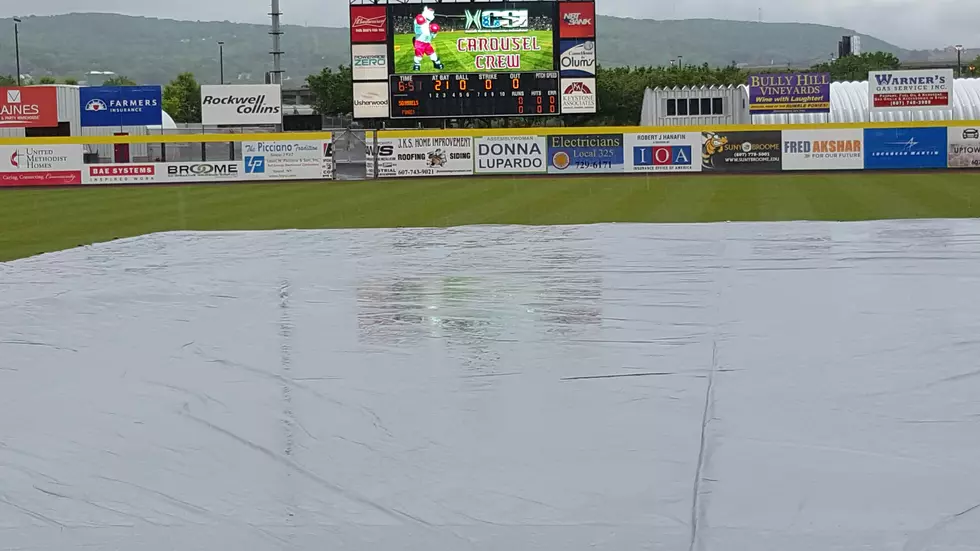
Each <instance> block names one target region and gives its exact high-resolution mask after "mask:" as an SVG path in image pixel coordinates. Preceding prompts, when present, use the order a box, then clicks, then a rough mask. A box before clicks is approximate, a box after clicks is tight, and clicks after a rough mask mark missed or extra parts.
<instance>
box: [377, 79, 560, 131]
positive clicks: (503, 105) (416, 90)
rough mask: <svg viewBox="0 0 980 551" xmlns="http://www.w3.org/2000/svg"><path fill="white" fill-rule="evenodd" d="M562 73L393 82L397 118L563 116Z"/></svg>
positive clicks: (394, 116)
mask: <svg viewBox="0 0 980 551" xmlns="http://www.w3.org/2000/svg"><path fill="white" fill-rule="evenodd" d="M558 86H559V83H558V73H557V72H555V71H553V72H541V73H502V74H498V73H491V74H466V73H455V74H447V75H438V74H434V75H393V76H391V82H390V88H389V89H390V90H391V118H393V119H398V118H414V117H423V118H430V117H440V118H443V117H445V118H453V117H461V116H471V117H501V116H518V117H531V116H537V115H552V116H554V115H558V114H560V113H561V95H560V90H559V88H558Z"/></svg>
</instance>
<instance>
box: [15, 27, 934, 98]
mask: <svg viewBox="0 0 980 551" xmlns="http://www.w3.org/2000/svg"><path fill="white" fill-rule="evenodd" d="M597 28H598V34H599V40H598V53H599V61H600V63H601V64H602V65H604V66H623V65H665V64H667V63H669V60H671V59H677V58H678V57H679V56H682V57H683V63H684V64H688V63H695V64H700V63H705V62H707V63H709V64H711V65H727V64H729V63H731V62H733V61H734V62H736V63H745V64H748V65H752V66H758V65H776V66H786V65H788V64H792V65H794V66H798V65H810V64H812V63H815V62H818V61H825V60H827V59H828V58H829V57H830V54H831V53H832V52H836V50H837V41H838V40H840V37H841V35H843V34H851V31H846V30H844V29H839V28H835V27H827V26H823V25H809V24H798V23H754V22H743V21H721V20H713V19H701V20H682V21H654V20H644V19H627V18H617V17H602V16H600V17H599V18H598V21H597ZM283 30H284V32H285V35H284V36H283V50H285V52H286V54H285V57H284V59H283V68H284V69H285V71H286V77H287V78H288V79H289V80H288V81H287V82H286V84H287V85H289V84H290V83H295V84H296V85H298V84H300V83H302V82H303V80H304V79H305V78H306V76H307V75H309V74H311V73H315V72H319V71H320V69H322V68H323V67H324V66H329V67H336V66H338V65H340V64H342V63H343V64H348V63H350V58H349V55H350V54H349V52H350V48H349V45H348V44H349V43H348V39H349V34H348V30H347V29H346V28H327V27H300V26H289V25H287V26H285V27H284V29H283ZM268 31H269V27H268V26H266V25H249V24H242V23H229V22H200V21H197V22H195V21H174V20H168V19H152V18H146V17H129V16H123V15H115V14H95V13H73V14H68V15H58V16H50V17H28V18H24V22H23V23H22V24H21V62H22V70H23V71H24V72H25V73H28V74H31V75H32V76H34V77H35V78H40V77H42V76H55V77H75V78H82V79H84V75H85V74H86V73H88V72H89V71H113V72H115V73H117V74H122V75H127V76H129V77H130V78H133V79H134V80H136V81H138V82H140V83H146V84H153V83H156V84H159V83H165V82H167V81H169V80H170V79H172V78H173V77H174V76H176V75H177V74H178V73H180V72H183V71H191V72H193V73H194V74H195V75H196V76H197V77H198V79H199V80H200V81H201V82H204V83H213V82H217V81H218V45H217V42H218V41H219V40H221V41H224V42H225V80H226V81H228V82H261V81H262V79H263V75H264V73H265V71H267V70H269V69H271V60H270V56H269V53H268V52H269V49H270V40H269V35H268ZM12 34H13V33H3V34H2V36H0V52H4V54H3V55H0V74H8V73H9V74H13V73H14V56H13V55H8V53H12V52H13V36H12ZM862 47H863V49H864V50H865V51H875V50H881V51H886V52H891V53H893V54H895V55H897V56H899V57H900V58H902V59H903V60H909V59H916V58H917V57H919V56H918V55H917V53H916V52H910V51H908V50H904V49H902V48H899V47H898V46H895V45H892V44H888V43H886V42H883V41H881V40H878V39H875V38H873V37H868V36H862Z"/></svg>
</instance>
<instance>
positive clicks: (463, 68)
mask: <svg viewBox="0 0 980 551" xmlns="http://www.w3.org/2000/svg"><path fill="white" fill-rule="evenodd" d="M528 35H533V36H537V37H538V45H539V46H540V47H541V50H539V51H535V52H523V53H521V68H520V69H506V70H503V71H484V70H481V69H478V68H477V67H476V55H477V54H474V53H470V52H459V51H458V50H457V49H456V39H457V38H463V37H466V38H479V37H488V36H491V35H490V34H481V35H473V34H466V33H463V32H445V33H439V34H438V35H436V38H435V40H433V42H432V46H433V47H434V48H435V50H436V52H437V53H438V54H439V58H440V59H441V60H442V62H443V64H444V65H445V69H443V70H442V71H437V70H436V69H435V68H433V66H432V62H431V61H429V59H428V58H425V59H423V61H422V70H421V71H419V72H420V73H439V72H442V73H475V72H511V71H554V70H555V59H554V53H553V51H554V44H552V39H553V35H552V32H551V31H530V32H527V33H520V35H519V36H528ZM493 36H503V35H493ZM414 38H415V35H413V34H398V35H395V39H394V40H395V72H396V73H414V72H415V71H413V70H412V64H413V63H414V61H413V59H412V58H413V57H415V47H414V46H412V41H413V40H414ZM485 53H487V54H492V53H494V52H485ZM498 53H501V54H507V53H515V52H498Z"/></svg>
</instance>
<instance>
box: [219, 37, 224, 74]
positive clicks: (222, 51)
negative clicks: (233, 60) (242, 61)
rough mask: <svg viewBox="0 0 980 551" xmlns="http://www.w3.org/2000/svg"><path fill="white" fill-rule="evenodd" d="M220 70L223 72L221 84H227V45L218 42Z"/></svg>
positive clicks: (221, 41)
mask: <svg viewBox="0 0 980 551" xmlns="http://www.w3.org/2000/svg"><path fill="white" fill-rule="evenodd" d="M218 70H219V71H220V72H221V76H220V78H221V84H224V83H225V43H224V41H223V40H219V41H218Z"/></svg>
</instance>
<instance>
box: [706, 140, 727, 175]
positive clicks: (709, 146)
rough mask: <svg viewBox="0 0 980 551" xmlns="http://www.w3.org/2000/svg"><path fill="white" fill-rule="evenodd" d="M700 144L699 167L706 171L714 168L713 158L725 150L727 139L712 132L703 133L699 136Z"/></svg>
mask: <svg viewBox="0 0 980 551" xmlns="http://www.w3.org/2000/svg"><path fill="white" fill-rule="evenodd" d="M701 144H702V145H701V166H702V167H704V168H708V169H711V168H715V161H714V156H715V155H716V154H718V153H721V152H722V151H723V150H724V149H725V145H726V144H728V138H726V137H725V136H719V135H718V134H715V133H714V132H704V133H702V134H701Z"/></svg>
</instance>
